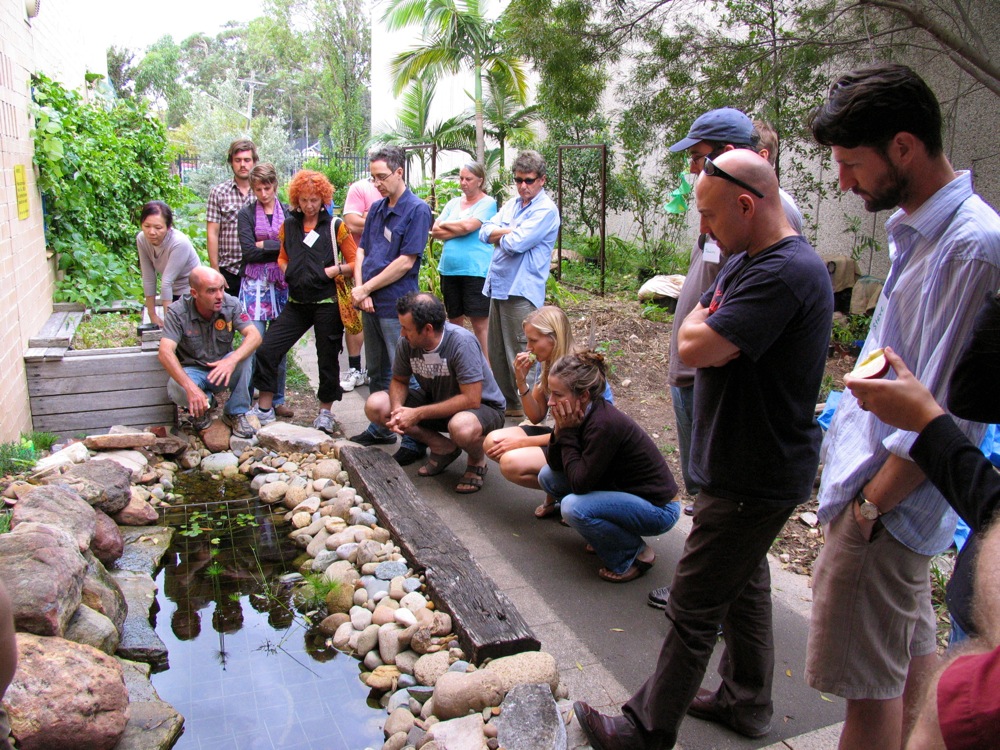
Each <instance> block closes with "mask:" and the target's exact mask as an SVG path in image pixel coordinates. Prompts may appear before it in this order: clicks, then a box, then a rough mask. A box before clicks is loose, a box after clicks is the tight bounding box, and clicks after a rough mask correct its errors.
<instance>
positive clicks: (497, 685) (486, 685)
mask: <svg viewBox="0 0 1000 750" xmlns="http://www.w3.org/2000/svg"><path fill="white" fill-rule="evenodd" d="M503 697H504V690H503V684H502V683H501V682H500V677H498V676H497V675H496V674H494V673H493V672H487V671H485V670H483V669H479V670H476V671H475V672H450V671H449V672H445V673H444V674H443V675H441V676H440V677H439V678H438V680H437V683H436V684H435V685H434V715H435V716H437V717H438V718H439V719H441V720H445V719H456V718H458V717H459V716H465V715H466V714H468V713H470V712H472V711H482V710H483V709H484V708H488V707H490V706H499V705H500V702H501V701H502V700H503ZM550 697H551V693H550Z"/></svg>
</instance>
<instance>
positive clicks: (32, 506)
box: [10, 486, 97, 552]
mask: <svg viewBox="0 0 1000 750" xmlns="http://www.w3.org/2000/svg"><path fill="white" fill-rule="evenodd" d="M10 521H11V526H12V527H14V528H16V527H17V525H18V524H21V523H25V522H32V523H44V524H48V525H50V526H58V527H60V528H62V529H65V530H66V531H68V532H69V533H70V534H72V535H73V538H74V539H76V544H77V547H78V548H79V550H80V552H83V551H85V550H87V549H89V548H90V542H91V540H92V539H93V538H94V532H95V531H96V528H97V516H96V514H95V513H94V509H93V508H92V507H90V505H89V504H88V503H86V502H84V501H83V500H82V499H81V498H80V496H79V495H78V494H76V493H75V492H73V491H72V490H70V489H68V488H66V487H59V486H47V487H45V486H43V487H36V488H35V489H34V490H32V491H31V492H27V493H25V494H24V495H23V496H22V497H21V498H20V499H19V500H18V502H17V505H15V506H14V510H13V512H12V513H11V518H10Z"/></svg>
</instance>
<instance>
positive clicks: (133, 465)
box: [90, 450, 149, 480]
mask: <svg viewBox="0 0 1000 750" xmlns="http://www.w3.org/2000/svg"><path fill="white" fill-rule="evenodd" d="M90 461H91V463H93V462H94V461H114V462H115V463H116V464H118V465H119V466H121V467H122V468H125V469H128V471H129V472H130V474H131V476H132V478H133V479H136V480H138V479H139V477H141V476H142V475H143V474H145V473H146V467H147V466H149V460H148V459H147V458H146V457H145V456H144V455H142V454H141V453H139V451H132V450H114V451H105V452H103V453H98V454H97V455H96V456H94V457H93V458H92V459H90Z"/></svg>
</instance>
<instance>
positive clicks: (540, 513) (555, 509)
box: [535, 499, 559, 521]
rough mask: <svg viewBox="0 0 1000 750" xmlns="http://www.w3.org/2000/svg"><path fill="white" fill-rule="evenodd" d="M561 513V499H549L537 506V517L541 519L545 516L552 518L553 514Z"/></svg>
mask: <svg viewBox="0 0 1000 750" xmlns="http://www.w3.org/2000/svg"><path fill="white" fill-rule="evenodd" d="M557 513H559V501H558V500H553V501H552V502H549V501H548V499H546V500H545V502H544V503H542V504H541V505H539V506H538V507H537V508H535V518H537V519H538V520H539V521H541V520H542V519H543V518H551V517H552V516H554V515H556V514H557Z"/></svg>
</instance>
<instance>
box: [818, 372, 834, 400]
mask: <svg viewBox="0 0 1000 750" xmlns="http://www.w3.org/2000/svg"><path fill="white" fill-rule="evenodd" d="M834 385H835V383H834V380H833V375H831V374H830V373H825V374H824V375H823V380H822V382H821V383H820V385H819V395H818V396H817V397H816V402H817V403H822V402H824V401H826V400H827V398H829V396H830V391H832V390H833V386H834Z"/></svg>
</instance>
